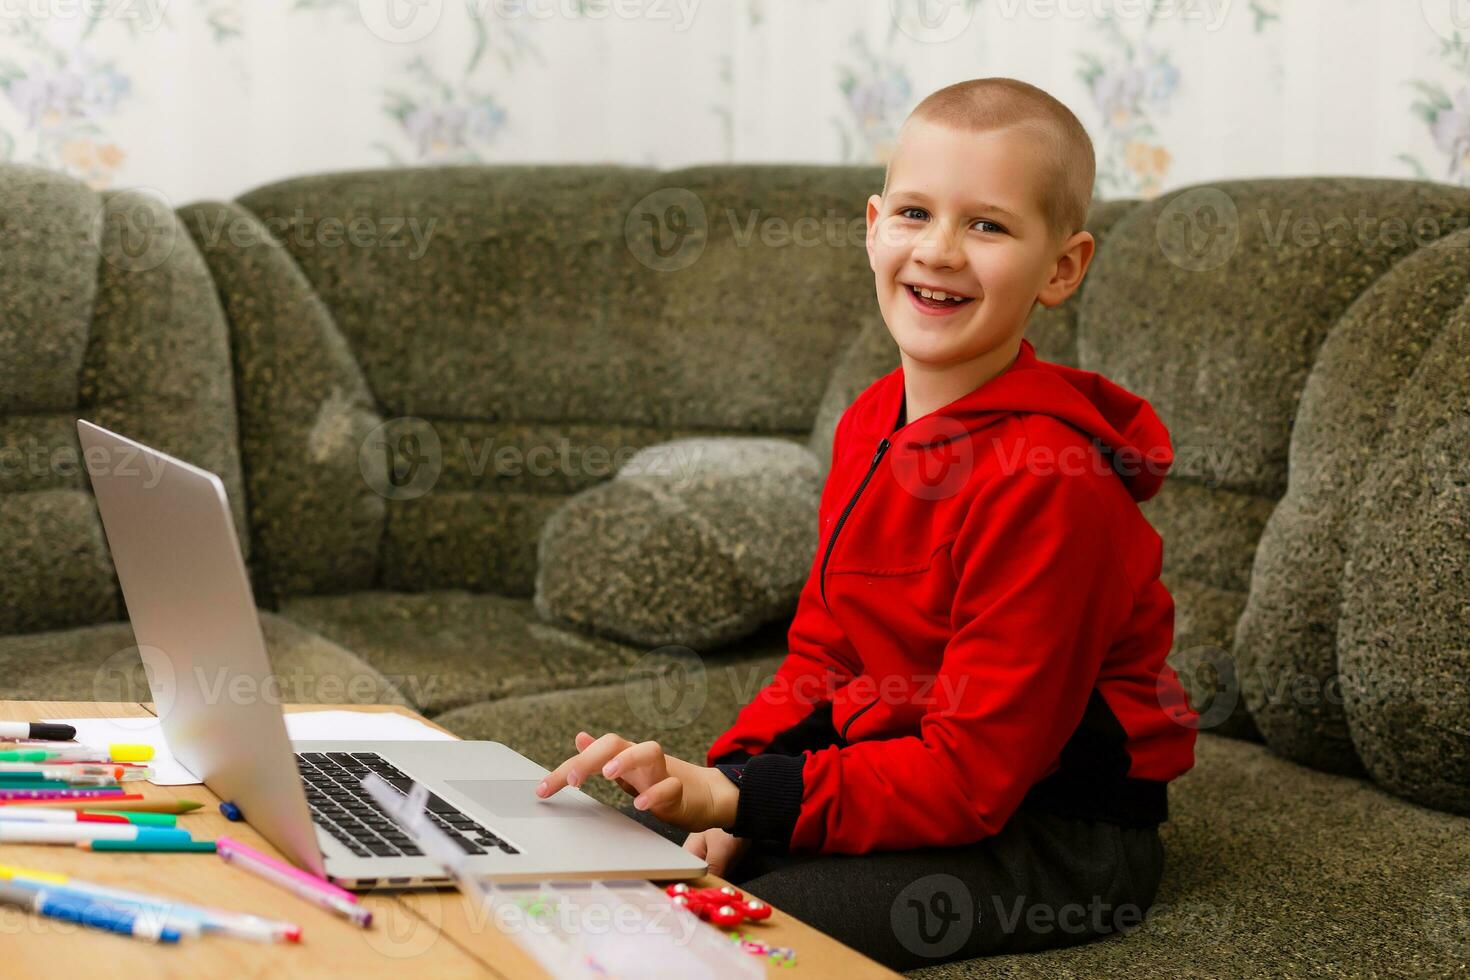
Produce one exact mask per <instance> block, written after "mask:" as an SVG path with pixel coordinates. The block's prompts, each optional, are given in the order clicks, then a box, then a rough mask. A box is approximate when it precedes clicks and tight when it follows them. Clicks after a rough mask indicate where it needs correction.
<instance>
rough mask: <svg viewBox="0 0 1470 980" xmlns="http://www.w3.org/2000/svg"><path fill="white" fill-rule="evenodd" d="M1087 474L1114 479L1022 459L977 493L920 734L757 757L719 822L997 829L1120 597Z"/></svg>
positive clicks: (774, 835) (809, 834)
mask: <svg viewBox="0 0 1470 980" xmlns="http://www.w3.org/2000/svg"><path fill="white" fill-rule="evenodd" d="M1101 479H1116V478H1115V477H1113V476H1112V475H1111V474H1090V473H1089V474H1082V475H1078V474H1071V475H1063V474H1061V473H1057V472H1052V473H1050V474H1046V475H1040V474H1037V473H1034V472H1026V471H1022V472H1020V473H1017V474H1015V475H1013V476H1010V477H1006V478H1004V479H999V480H995V481H993V482H992V483H991V484H990V485H988V486H987V488H986V489H985V490H984V491H983V492H981V493H980V494H978V495H977V496H976V499H975V500H974V501H973V502H972V506H971V508H970V510H969V513H968V515H967V517H966V518H965V521H964V524H963V526H962V528H961V530H960V532H959V534H958V536H957V537H956V539H955V541H954V544H953V546H952V549H951V555H952V560H953V562H954V566H955V569H956V573H957V576H958V585H957V590H956V594H955V603H954V613H953V619H952V621H953V624H954V633H953V635H952V636H951V638H950V641H949V643H948V645H947V646H946V647H945V652H944V660H943V663H942V664H941V666H940V671H939V678H938V682H937V683H936V685H935V687H934V689H933V692H932V696H933V697H934V699H935V700H934V705H933V707H932V708H931V709H930V711H929V713H928V714H926V715H925V716H924V718H923V719H922V720H921V721H920V726H919V728H920V733H919V735H917V736H912V735H910V736H905V737H901V738H893V739H886V740H874V741H861V742H857V743H854V744H852V745H846V746H833V747H829V748H822V749H819V750H817V751H810V752H803V753H800V754H791V755H777V754H767V755H762V756H758V757H756V758H755V759H753V760H751V761H750V762H749V763H747V764H746V766H745V771H744V774H743V776H742V781H741V791H740V801H739V808H738V813H737V818H736V821H735V827H734V829H733V833H735V834H736V835H737V836H742V837H755V838H761V839H767V840H772V841H777V842H782V841H784V842H785V843H786V844H787V845H788V846H789V847H790V848H791V849H792V850H793V851H795V850H808V851H811V850H816V851H823V852H840V853H864V852H867V851H873V850H889V849H907V848H915V847H925V846H947V845H956V844H965V843H971V842H974V841H977V840H980V839H982V838H984V837H988V836H990V835H992V834H995V833H996V832H998V831H999V830H1000V828H1001V827H1002V826H1003V825H1004V824H1005V822H1006V821H1007V820H1008V819H1009V818H1010V816H1011V814H1012V813H1013V812H1014V811H1015V809H1016V808H1017V807H1018V806H1019V805H1020V802H1021V799H1022V798H1023V797H1024V796H1025V794H1026V792H1027V790H1029V789H1030V787H1031V786H1032V784H1034V783H1035V782H1037V781H1038V780H1039V779H1041V778H1042V777H1043V776H1045V775H1046V773H1047V771H1048V770H1049V769H1050V768H1051V766H1052V764H1053V763H1054V762H1055V761H1056V760H1057V759H1058V757H1059V755H1060V753H1061V749H1062V746H1063V745H1064V744H1065V743H1066V741H1067V739H1068V738H1069V737H1070V736H1071V734H1072V732H1073V730H1074V729H1075V728H1076V727H1077V725H1078V723H1079V722H1080V721H1081V719H1082V715H1083V712H1084V710H1085V709H1086V706H1087V702H1088V699H1089V697H1090V695H1091V692H1092V690H1093V686H1094V684H1095V682H1096V679H1097V676H1098V673H1099V670H1100V668H1101V664H1102V659H1103V655H1104V654H1105V652H1106V651H1107V649H1108V647H1109V646H1110V644H1111V642H1112V641H1113V639H1114V637H1115V636H1116V635H1117V631H1118V629H1119V628H1120V627H1121V625H1122V624H1123V623H1124V622H1125V621H1126V618H1127V616H1128V614H1129V611H1130V609H1131V606H1132V602H1133V594H1132V589H1131V587H1130V586H1129V584H1128V581H1127V578H1128V577H1127V575H1126V574H1125V571H1124V569H1123V567H1122V566H1121V564H1120V563H1119V561H1118V560H1117V556H1116V555H1115V554H1114V548H1113V545H1112V541H1111V539H1110V537H1109V528H1108V527H1106V526H1105V525H1106V524H1107V520H1106V518H1105V516H1104V515H1103V514H1102V513H1100V512H1099V501H1098V493H1099V490H1100V489H1101V488H1100V486H1099V483H1098V481H1099V480H1101Z"/></svg>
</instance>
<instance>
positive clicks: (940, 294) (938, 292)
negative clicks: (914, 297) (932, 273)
mask: <svg viewBox="0 0 1470 980" xmlns="http://www.w3.org/2000/svg"><path fill="white" fill-rule="evenodd" d="M909 288H910V289H912V290H914V292H916V293H918V294H919V295H920V296H922V297H924V298H925V299H937V300H946V299H947V300H951V301H953V302H955V303H958V302H961V301H962V300H964V299H966V298H967V297H965V296H953V295H950V294H948V293H946V292H944V291H943V290H942V289H935V290H928V289H925V288H924V287H922V286H910V287H909Z"/></svg>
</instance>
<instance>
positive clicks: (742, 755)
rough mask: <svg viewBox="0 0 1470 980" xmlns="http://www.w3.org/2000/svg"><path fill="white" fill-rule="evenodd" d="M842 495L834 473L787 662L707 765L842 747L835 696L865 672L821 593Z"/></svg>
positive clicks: (825, 491)
mask: <svg viewBox="0 0 1470 980" xmlns="http://www.w3.org/2000/svg"><path fill="white" fill-rule="evenodd" d="M846 421H847V413H846V412H844V413H843V415H842V417H841V418H840V419H838V421H837V427H836V429H835V431H834V432H833V435H832V446H833V453H834V454H835V453H836V451H837V447H838V446H839V445H840V443H841V441H842V431H843V428H844V423H845V422H846ZM833 458H834V459H835V458H836V457H835V455H834V457H833ZM837 490H838V488H837V487H836V486H835V484H834V481H833V479H832V477H831V473H830V472H829V474H828V479H827V481H826V482H825V483H824V484H823V485H822V499H821V502H820V503H819V504H818V507H817V527H818V528H819V531H820V533H818V535H817V551H816V554H815V555H814V556H813V557H812V567H811V571H810V572H809V573H808V575H807V579H806V584H805V585H804V586H803V587H802V590H801V595H800V597H799V598H798V599H797V602H796V616H795V618H794V619H793V620H792V621H791V629H790V630H789V631H787V634H786V649H787V654H786V659H785V660H783V661H782V662H781V666H780V667H779V668H778V669H777V671H776V676H775V677H774V678H772V680H771V683H770V684H767V685H766V686H765V687H763V688H762V689H761V690H760V692H759V693H758V694H756V696H755V698H754V699H753V700H752V701H751V702H750V704H748V705H746V706H745V707H744V708H742V709H741V711H740V713H739V714H738V715H737V716H736V718H735V723H734V724H733V725H731V726H730V728H729V729H728V730H726V731H725V733H724V734H722V735H721V736H720V737H719V738H717V739H715V741H714V744H713V745H711V746H710V749H709V752H708V753H707V754H706V758H705V764H706V765H710V766H713V765H717V764H720V763H735V762H744V761H745V760H746V759H748V758H750V757H751V756H754V755H758V754H759V753H761V752H764V751H766V749H767V748H772V749H774V750H775V751H788V752H791V751H800V749H801V748H805V747H811V746H817V745H830V744H833V743H834V742H835V741H836V738H835V736H836V732H835V731H831V728H832V725H831V710H832V709H831V699H832V694H833V692H834V691H835V690H836V689H837V688H839V687H841V686H842V685H843V684H846V683H847V682H848V681H850V680H852V679H853V677H855V676H856V675H857V672H858V670H859V661H858V656H857V653H856V652H855V651H854V650H853V648H852V644H851V643H850V642H849V641H848V639H847V634H845V633H844V632H843V631H842V627H840V626H838V625H837V621H836V620H834V619H833V618H832V614H831V613H830V612H828V611H827V605H826V603H825V602H824V601H823V600H822V592H821V586H822V578H821V576H822V552H823V549H824V546H825V538H826V534H827V533H828V530H829V526H830V521H831V518H832V508H831V505H832V499H833V497H834V495H835V494H836V493H837ZM829 733H830V736H831V737H830V738H829ZM772 743H774V745H773V744H772Z"/></svg>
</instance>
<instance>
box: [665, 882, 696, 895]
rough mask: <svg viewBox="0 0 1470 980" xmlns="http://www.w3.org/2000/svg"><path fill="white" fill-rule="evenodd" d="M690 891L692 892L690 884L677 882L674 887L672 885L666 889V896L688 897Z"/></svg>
mask: <svg viewBox="0 0 1470 980" xmlns="http://www.w3.org/2000/svg"><path fill="white" fill-rule="evenodd" d="M689 891H690V888H689V883H688V882H686V881H676V882H674V883H673V884H672V885H670V886H669V887H667V888H665V889H664V894H666V895H687V894H689Z"/></svg>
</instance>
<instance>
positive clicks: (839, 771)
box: [707, 340, 1197, 854]
mask: <svg viewBox="0 0 1470 980" xmlns="http://www.w3.org/2000/svg"><path fill="white" fill-rule="evenodd" d="M903 411H904V380H903V369H902V367H900V368H898V369H896V370H894V371H893V372H891V373H890V374H888V375H885V376H884V377H882V378H879V379H878V380H877V381H876V382H874V383H873V384H872V385H871V386H869V388H868V389H867V390H866V391H864V392H863V393H862V394H861V395H860V396H858V398H857V400H856V401H855V402H854V403H853V404H852V405H851V406H850V407H849V408H848V409H847V411H846V412H845V413H844V414H843V416H842V418H841V419H840V420H839V422H838V424H837V430H836V433H835V436H834V440H833V450H832V468H831V472H830V473H829V474H828V477H827V482H826V484H825V486H824V488H823V490H822V499H821V505H820V510H819V518H820V536H819V541H818V546H817V551H816V555H815V557H814V558H813V561H812V569H811V574H810V576H809V577H808V579H807V582H806V585H805V587H804V588H803V589H802V592H801V596H800V598H799V600H798V602H797V608H796V616H795V619H794V620H793V622H792V624H791V629H790V632H789V634H788V637H787V642H788V653H787V656H786V659H785V660H784V661H783V662H782V664H781V667H780V668H779V670H778V671H777V673H776V676H775V678H774V679H773V681H772V682H771V684H769V685H767V686H766V687H765V688H763V689H762V690H761V691H760V692H759V693H758V694H757V695H756V697H755V698H754V700H752V701H751V703H750V704H748V705H746V706H745V708H744V709H743V710H741V712H740V714H739V715H738V717H737V718H736V720H735V723H734V725H733V726H732V727H731V728H730V729H729V730H728V731H726V732H725V733H724V734H723V735H721V736H720V737H719V738H718V739H716V740H715V742H714V744H713V746H711V748H710V750H709V753H708V757H707V763H708V764H709V765H719V766H720V768H722V769H723V770H725V771H726V773H727V774H728V775H729V776H730V778H731V779H733V780H735V781H736V782H737V783H738V784H739V785H740V802H739V804H738V808H737V815H736V820H735V823H734V825H733V827H731V828H730V830H731V832H732V833H734V834H735V835H736V836H740V837H749V838H753V839H759V840H765V841H770V842H774V843H777V844H779V845H784V846H786V847H787V848H789V849H791V850H793V851H796V850H804V851H822V852H837V853H849V854H853V853H863V852H867V851H874V850H898V849H907V848H917V847H928V846H945V845H958V844H967V843H971V842H974V841H977V840H980V839H982V838H985V837H988V836H990V835H991V834H995V833H997V832H998V831H999V830H1000V829H1001V828H1002V827H1003V826H1004V825H1005V822H1006V821H1007V820H1008V819H1009V818H1010V816H1011V814H1012V813H1013V812H1014V811H1015V810H1016V809H1017V808H1018V807H1019V806H1022V805H1023V804H1024V805H1027V806H1032V807H1037V808H1040V809H1043V810H1047V811H1050V812H1053V813H1060V814H1065V815H1069V816H1075V817H1083V818H1088V819H1097V820H1108V821H1112V822H1115V823H1121V824H1125V825H1134V826H1146V825H1150V824H1156V823H1159V822H1162V821H1163V820H1165V819H1167V816H1168V797H1167V786H1168V783H1169V781H1170V780H1172V779H1174V778H1175V777H1176V776H1179V775H1180V774H1182V773H1184V772H1186V771H1187V770H1188V769H1189V768H1190V767H1191V766H1192V765H1193V764H1194V740H1195V724H1196V722H1197V716H1196V714H1195V713H1194V711H1193V710H1192V709H1191V708H1190V707H1189V704H1188V702H1187V701H1186V699H1185V696H1184V691H1183V689H1182V688H1181V686H1180V684H1179V679H1178V677H1177V676H1176V675H1175V673H1174V671H1173V670H1172V669H1171V668H1170V667H1169V666H1168V665H1167V664H1165V662H1164V658H1165V655H1167V654H1168V652H1169V648H1170V645H1171V643H1172V641H1173V631H1174V601H1173V598H1172V597H1171V596H1170V594H1169V592H1168V591H1167V590H1166V589H1165V588H1164V586H1163V583H1161V582H1160V581H1159V569H1160V560H1161V556H1162V553H1163V542H1162V540H1161V539H1160V537H1159V535H1158V534H1157V533H1156V532H1155V531H1154V529H1153V527H1152V526H1151V525H1150V524H1149V523H1148V521H1147V520H1146V519H1145V518H1144V516H1143V514H1142V512H1141V511H1140V510H1139V507H1138V503H1139V501H1143V500H1147V499H1148V498H1149V497H1151V496H1153V495H1154V494H1155V493H1157V492H1158V489H1159V486H1160V485H1161V484H1162V482H1163V478H1164V474H1165V472H1167V470H1168V468H1169V466H1170V465H1171V464H1172V463H1173V450H1172V448H1171V446H1170V442H1169V433H1168V431H1167V430H1166V429H1165V428H1164V426H1163V424H1162V423H1161V422H1160V421H1159V418H1158V416H1157V415H1155V414H1154V411H1153V409H1152V408H1151V407H1150V406H1149V404H1148V403H1147V402H1146V401H1144V400H1143V399H1141V398H1139V397H1138V396H1137V395H1134V394H1133V393H1131V392H1129V391H1126V390H1124V389H1123V388H1121V387H1119V386H1118V385H1116V384H1114V383H1112V382H1111V381H1109V380H1107V379H1106V378H1104V377H1102V376H1101V375H1099V374H1096V373H1094V372H1090V371H1081V370H1077V369H1074V368H1069V367H1065V366H1062V365H1058V364H1052V363H1050V362H1047V361H1042V360H1039V359H1038V358H1037V357H1036V352H1035V349H1034V348H1033V347H1032V345H1031V344H1030V342H1029V341H1025V340H1023V341H1022V342H1021V348H1020V352H1019V354H1018V355H1017V357H1016V359H1015V360H1014V361H1013V362H1012V363H1011V365H1010V366H1009V367H1008V368H1006V370H1004V371H1003V372H1001V373H1000V374H999V375H997V376H996V377H995V378H992V379H991V380H990V381H987V382H986V383H985V384H983V385H981V386H980V387H978V388H976V389H975V390H974V391H972V392H970V393H969V394H967V395H965V396H963V397H961V398H959V399H957V400H955V401H954V402H951V403H950V404H948V405H946V406H944V407H943V408H941V409H939V410H937V411H935V412H932V413H930V414H929V415H925V416H924V417H922V418H919V419H915V420H913V421H911V422H908V423H907V424H904V420H903V418H902V413H903Z"/></svg>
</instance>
